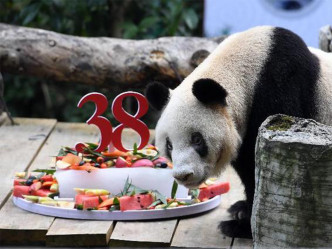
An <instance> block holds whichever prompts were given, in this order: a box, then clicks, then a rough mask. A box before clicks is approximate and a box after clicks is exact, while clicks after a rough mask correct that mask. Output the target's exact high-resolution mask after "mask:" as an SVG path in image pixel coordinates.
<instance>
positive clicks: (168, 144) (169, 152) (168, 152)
mask: <svg viewBox="0 0 332 249" xmlns="http://www.w3.org/2000/svg"><path fill="white" fill-rule="evenodd" d="M172 150H173V145H172V142H171V140H170V139H169V137H167V138H166V155H167V156H168V158H169V159H171V160H172Z"/></svg>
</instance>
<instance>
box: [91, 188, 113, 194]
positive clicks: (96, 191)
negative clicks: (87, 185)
mask: <svg viewBox="0 0 332 249" xmlns="http://www.w3.org/2000/svg"><path fill="white" fill-rule="evenodd" d="M85 194H86V195H109V194H110V192H109V191H108V190H106V189H85Z"/></svg>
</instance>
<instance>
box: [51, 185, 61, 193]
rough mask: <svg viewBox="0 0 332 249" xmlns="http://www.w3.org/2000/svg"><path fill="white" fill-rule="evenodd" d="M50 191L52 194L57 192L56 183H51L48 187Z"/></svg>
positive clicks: (57, 186)
mask: <svg viewBox="0 0 332 249" xmlns="http://www.w3.org/2000/svg"><path fill="white" fill-rule="evenodd" d="M50 191H51V192H52V193H56V192H59V185H58V184H57V183H53V184H52V185H51V187H50Z"/></svg>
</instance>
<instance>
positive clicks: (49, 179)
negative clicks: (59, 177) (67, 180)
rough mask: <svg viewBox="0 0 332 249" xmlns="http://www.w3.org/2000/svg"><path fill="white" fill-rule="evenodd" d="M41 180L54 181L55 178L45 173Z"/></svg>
mask: <svg viewBox="0 0 332 249" xmlns="http://www.w3.org/2000/svg"><path fill="white" fill-rule="evenodd" d="M40 180H41V181H43V182H52V181H53V180H54V179H53V176H52V175H44V176H42V177H41V178H40Z"/></svg>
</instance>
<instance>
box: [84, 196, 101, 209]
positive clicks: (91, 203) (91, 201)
mask: <svg viewBox="0 0 332 249" xmlns="http://www.w3.org/2000/svg"><path fill="white" fill-rule="evenodd" d="M98 205H99V197H98V196H87V195H86V196H84V197H82V206H83V209H88V208H97V207H98Z"/></svg>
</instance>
